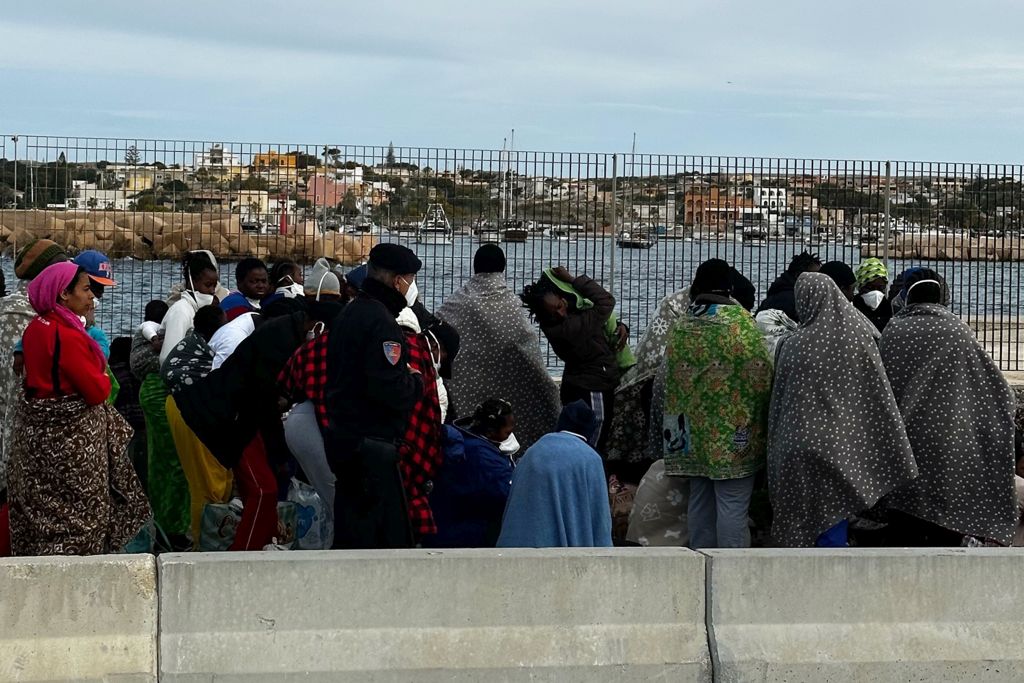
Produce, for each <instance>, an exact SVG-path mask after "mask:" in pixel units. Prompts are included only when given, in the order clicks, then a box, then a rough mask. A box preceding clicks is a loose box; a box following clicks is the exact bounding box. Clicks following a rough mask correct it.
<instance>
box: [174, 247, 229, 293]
mask: <svg viewBox="0 0 1024 683" xmlns="http://www.w3.org/2000/svg"><path fill="white" fill-rule="evenodd" d="M194 254H202V255H203V256H204V257H206V258H205V260H207V261H209V262H210V265H211V266H213V269H214V270H215V271H217V272H218V273H219V272H220V264H219V263H218V262H217V257H216V256H214V255H213V252H212V251H210V250H209V249H193V250H191V251H187V252H185V259H189V258H190V257H191V256H192V255H194ZM189 288H190V287H189V278H188V275H187V274H186V275H185V278H184V279H183V280H182V281H181V282H180V283H178V284H175V285H172V286H171V290H170V291H169V292H168V293H167V298H166V299H165V301H166V302H167V305H168V306H173V305H174V304H176V303H178V301H180V300H181V295H182V294H183V293H184V292H185V290H187V289H189ZM229 294H231V292H230V291H229V290H228V288H227V287H225V286H223V285H222V284H221V283H220V282H219V281H218V282H217V286H216V288H215V289H214V292H213V295H214V296H215V297H217V301H224V299H226V298H227V297H228V295H229Z"/></svg>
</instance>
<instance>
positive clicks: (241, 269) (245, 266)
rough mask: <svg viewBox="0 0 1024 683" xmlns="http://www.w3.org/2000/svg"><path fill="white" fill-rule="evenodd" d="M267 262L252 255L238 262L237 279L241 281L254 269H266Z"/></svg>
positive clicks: (236, 267)
mask: <svg viewBox="0 0 1024 683" xmlns="http://www.w3.org/2000/svg"><path fill="white" fill-rule="evenodd" d="M266 269H267V264H266V263H264V262H263V261H261V260H260V259H258V258H255V257H252V256H250V257H249V258H244V259H242V260H241V261H239V262H238V265H237V266H235V280H237V281H238V282H241V281H242V280H244V279H245V278H246V276H248V275H249V273H251V272H252V271H254V270H266Z"/></svg>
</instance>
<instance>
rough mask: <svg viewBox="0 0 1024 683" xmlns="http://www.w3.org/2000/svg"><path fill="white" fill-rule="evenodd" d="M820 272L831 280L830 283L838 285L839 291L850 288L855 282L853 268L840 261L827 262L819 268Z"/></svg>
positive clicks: (855, 277)
mask: <svg viewBox="0 0 1024 683" xmlns="http://www.w3.org/2000/svg"><path fill="white" fill-rule="evenodd" d="M821 272H822V273H824V274H825V275H828V276H829V277H830V278H832V281H833V282H835V283H836V285H838V287H839V289H845V288H847V287H852V286H853V285H854V284H856V282H857V276H856V275H855V274H854V272H853V268H851V267H850V266H848V265H846V264H845V263H843V262H842V261H829V262H828V263H826V264H825V265H823V266H822V267H821Z"/></svg>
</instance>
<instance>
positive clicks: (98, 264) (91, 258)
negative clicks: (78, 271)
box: [74, 249, 117, 287]
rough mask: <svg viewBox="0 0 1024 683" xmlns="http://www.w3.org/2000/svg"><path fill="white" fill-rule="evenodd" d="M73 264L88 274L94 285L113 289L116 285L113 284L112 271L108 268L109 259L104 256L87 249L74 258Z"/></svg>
mask: <svg viewBox="0 0 1024 683" xmlns="http://www.w3.org/2000/svg"><path fill="white" fill-rule="evenodd" d="M74 264H75V265H76V266H78V267H80V268H82V269H83V270H85V272H86V273H88V274H89V278H90V279H91V280H92V281H93V282H95V283H96V284H100V285H104V286H105V287H113V286H114V285H116V284H117V283H116V282H114V277H113V276H114V269H113V268H111V267H110V259H108V258H107V255H106V254H103V253H100V252H98V251H95V250H93V249H89V250H87V251H83V252H82V253H81V254H79V255H78V256H76V257H75V259H74Z"/></svg>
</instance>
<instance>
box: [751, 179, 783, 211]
mask: <svg viewBox="0 0 1024 683" xmlns="http://www.w3.org/2000/svg"><path fill="white" fill-rule="evenodd" d="M753 190H754V197H753V200H754V204H755V205H756V206H759V207H761V211H762V213H768V214H772V213H784V212H785V210H786V201H787V197H786V188H784V187H760V186H758V185H755V186H754V188H753Z"/></svg>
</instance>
